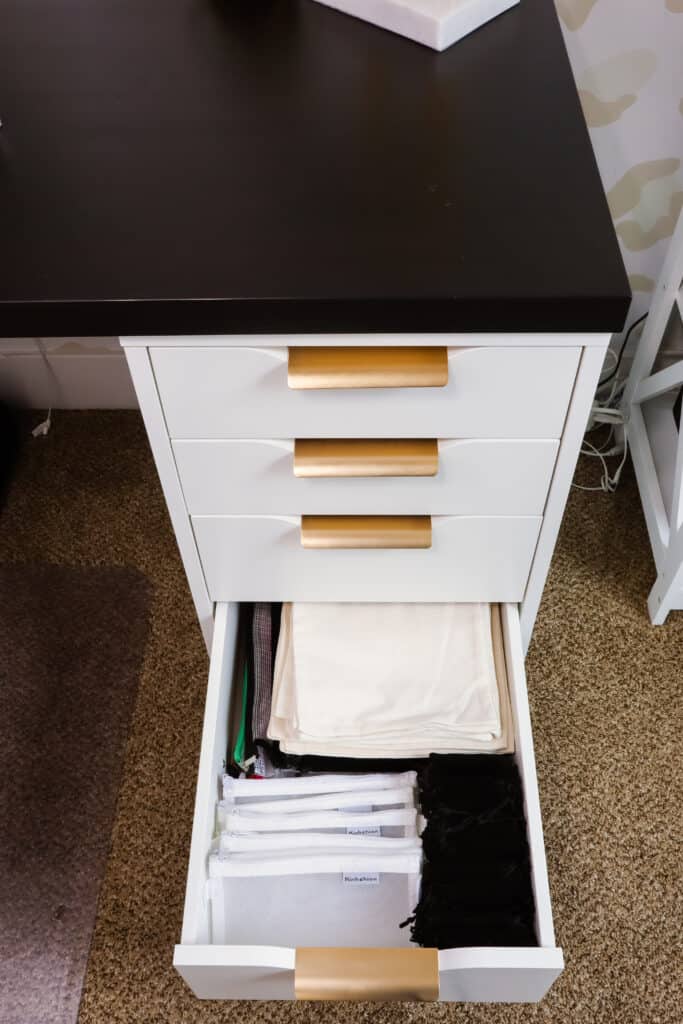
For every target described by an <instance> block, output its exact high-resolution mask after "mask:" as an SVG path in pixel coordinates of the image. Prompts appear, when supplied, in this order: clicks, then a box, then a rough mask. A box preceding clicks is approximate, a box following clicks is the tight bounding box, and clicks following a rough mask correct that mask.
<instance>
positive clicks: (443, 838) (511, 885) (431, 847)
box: [404, 754, 537, 949]
mask: <svg viewBox="0 0 683 1024" xmlns="http://www.w3.org/2000/svg"><path fill="white" fill-rule="evenodd" d="M418 785H419V789H420V802H421V807H422V812H423V814H424V815H425V817H426V818H427V826H426V828H425V831H424V833H423V835H422V843H423V850H424V869H423V875H422V888H421V894H420V902H419V904H418V905H417V907H416V908H415V914H414V916H413V917H412V918H411V919H410V920H409V921H407V922H404V923H405V924H410V926H411V936H412V939H413V941H414V942H417V943H419V945H421V946H431V947H436V948H437V949H452V948H453V947H457V946H535V945H536V944H537V940H536V934H535V927H534V916H535V908H534V896H533V890H532V886H531V871H530V866H529V847H528V840H527V833H526V822H525V818H524V800H523V793H522V784H521V780H520V777H519V772H518V770H517V765H516V763H515V760H514V757H513V756H512V755H511V754H499V755H496V754H432V756H431V757H430V758H429V761H428V762H427V764H426V765H425V766H424V767H423V768H422V769H421V770H420V772H419V774H418Z"/></svg>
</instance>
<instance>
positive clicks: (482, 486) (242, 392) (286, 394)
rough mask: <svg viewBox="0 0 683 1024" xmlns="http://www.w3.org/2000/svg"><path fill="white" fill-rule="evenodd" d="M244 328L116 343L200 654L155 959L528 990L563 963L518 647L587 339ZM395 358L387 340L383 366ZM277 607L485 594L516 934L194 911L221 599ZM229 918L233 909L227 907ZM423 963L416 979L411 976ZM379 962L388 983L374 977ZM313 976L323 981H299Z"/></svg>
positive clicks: (241, 981) (225, 981) (222, 681)
mask: <svg viewBox="0 0 683 1024" xmlns="http://www.w3.org/2000/svg"><path fill="white" fill-rule="evenodd" d="M253 340H254V339H253V338H250V337H246V338H244V337H225V338H221V337H213V338H207V339H191V338H177V339H174V338H167V337H160V338H155V339H149V338H148V339H144V338H131V339H124V341H123V344H124V346H125V348H126V355H127V358H128V363H129V366H130V369H131V373H132V376H133V381H134V384H135V388H136V391H137V395H138V399H139V402H140V407H141V410H142V413H143V416H144V419H145V424H146V427H147V431H148V434H149V437H150V441H151V446H152V451H153V454H154V458H155V460H156V465H157V469H158V471H159V476H160V479H161V483H162V486H163V488H164V493H165V496H166V500H167V504H168V508H169V512H170V515H171V519H172V522H173V526H174V529H175V532H176V537H177V540H178V545H179V548H180V551H181V554H182V557H183V562H184V564H185V568H186V572H187V576H188V580H189V583H190V588H191V591H192V595H193V598H194V601H195V605H196V608H197V612H198V615H199V619H200V622H201V625H202V629H203V631H204V635H205V638H206V641H207V645H208V646H209V647H210V648H211V651H212V653H211V667H210V676H209V688H208V693H207V702H206V712H205V722H204V733H203V739H202V750H201V759H200V769H199V780H198V786H197V797H196V809H195V820H194V828H193V838H192V847H191V853H190V865H189V873H188V881H187V893H186V902H185V915H184V921H183V930H182V938H181V942H180V944H179V945H178V946H177V947H176V950H175V965H176V967H177V969H178V971H179V972H180V974H181V975H182V976H183V977H184V978H185V980H186V981H187V983H188V984H189V985H190V987H191V988H192V990H193V991H194V992H195V994H196V995H197V996H199V997H201V998H206V999H294V998H297V997H299V998H303V997H306V998H308V997H311V991H313V997H315V998H325V997H326V996H325V992H327V997H330V992H331V991H334V993H335V997H336V998H349V999H354V998H359V994H362V997H363V998H366V999H377V1000H380V999H387V998H404V999H426V998H429V999H433V998H438V999H440V1000H445V1001H477V1002H479V1001H482V1002H495V1001H505V1002H514V1001H535V1000H538V999H540V998H542V996H543V995H544V993H545V992H546V991H547V989H548V988H549V986H550V985H551V984H552V982H553V980H554V979H555V978H556V977H557V975H558V974H559V973H560V972H561V970H562V967H563V959H562V951H561V950H559V949H557V948H556V946H555V939H554V934H553V924H552V914H551V907H550V898H549V890H548V879H547V874H546V864H545V853H544V846H543V835H542V827H541V817H540V810H539V800H538V792H537V786H536V775H535V768H534V755H533V745H532V738H531V729H530V724H529V711H528V703H527V694H526V683H525V678H524V664H523V651H524V650H525V649H526V646H527V644H528V642H529V638H530V635H531V630H532V627H533V623H534V619H535V616H536V612H537V610H538V605H539V602H540V598H541V593H542V590H543V585H544V582H545V578H546V575H547V572H548V567H549V564H550V559H551V556H552V552H553V548H554V545H555V540H556V537H557V532H558V529H559V525H560V522H561V519H562V513H563V510H564V506H565V502H566V498H567V493H568V490H569V486H570V482H571V478H572V474H573V472H574V467H575V463H576V459H577V456H578V452H579V447H580V443H581V439H582V436H583V431H584V428H585V425H586V420H587V417H588V412H589V409H590V405H591V402H592V399H593V395H594V392H595V386H596V383H597V380H598V377H599V373H600V368H601V365H602V361H603V358H604V353H605V349H606V345H607V341H608V337H607V336H605V335H576V336H574V335H554V336H550V335H548V336H531V335H521V336H519V337H515V336H505V335H477V336H472V337H468V336H450V337H449V338H448V339H444V338H442V337H441V336H436V335H434V336H430V335H425V336H421V337H419V336H414V337H412V338H408V339H406V337H405V336H391V335H383V336H381V337H378V336H374V335H364V336H363V335H358V336H347V337H344V338H343V339H341V338H339V337H336V336H331V335H330V336H326V337H325V336H316V337H315V339H312V340H311V342H310V344H307V343H305V339H304V343H302V339H301V338H295V337H291V338H290V337H287V336H285V335H283V336H277V337H268V338H265V337H261V338H259V341H260V344H256V345H254V344H253ZM444 341H447V346H445V345H444ZM420 346H423V347H424V349H425V350H427V351H426V354H425V355H424V358H422V356H421V353H420V351H419V349H420ZM326 348H327V349H329V351H327V352H324V351H323V352H321V349H326ZM382 348H384V349H386V351H384V352H382V351H381V349H382ZM397 348H403V349H405V350H406V351H403V353H402V354H401V356H400V358H399V357H397V356H396V349H397ZM295 349H296V355H295V358H294V359H292V360H290V359H289V352H290V351H292V350H295ZM307 349H310V352H307V351H306V350H307ZM408 349H410V351H408ZM290 364H291V365H290ZM280 600H284V601H300V600H305V601H349V602H352V601H357V602H368V601H369V602H372V601H401V602H418V601H419V602H422V601H426V602H429V601H482V602H491V603H494V602H495V603H501V604H502V610H503V628H504V634H505V649H506V660H507V668H508V677H509V685H510V695H511V703H512V709H513V715H514V719H515V751H516V754H515V756H516V758H517V761H518V765H519V769H520V773H521V777H522V782H523V788H524V795H525V810H526V820H527V831H528V839H529V846H530V853H531V873H532V884H533V890H534V895H535V905H536V933H537V940H538V945H537V946H533V947H528V948H527V947H524V948H502V947H496V948H493V947H491V948H488V947H487V948H458V949H444V950H440V951H438V952H437V951H429V950H418V949H417V947H411V946H410V945H409V943H408V939H407V936H406V933H405V930H403V931H402V932H401V933H400V934H398V935H397V936H396V946H395V947H394V946H393V945H391V946H390V948H388V949H384V950H382V949H379V950H372V949H371V950H364V949H363V948H362V947H363V945H364V935H363V932H364V933H365V943H366V944H369V943H371V942H372V937H373V935H379V930H378V928H375V927H374V923H378V922H379V918H377V919H375V918H373V920H370V919H369V920H368V927H367V928H366V929H360V930H359V934H358V938H357V944H358V947H360V950H356V951H354V950H348V949H346V948H345V949H341V950H340V949H337V948H336V947H337V946H340V945H343V943H342V942H340V941H339V936H340V935H341V934H343V933H342V932H341V931H340V930H337V931H335V927H334V920H333V919H331V920H330V922H329V937H328V934H327V932H326V933H325V935H324V936H323V937H322V940H321V937H320V935H319V934H316V937H315V943H314V944H315V946H316V947H318V948H315V949H313V950H305V949H303V948H300V949H296V948H293V946H292V944H291V942H290V943H288V942H286V941H284V936H283V941H280V942H278V938H277V935H273V936H271V937H269V942H270V944H269V945H267V946H265V945H264V946H262V945H253V944H252V945H241V944H239V943H240V938H239V935H238V931H237V930H235V929H233V928H232V925H231V921H232V917H231V913H232V912H231V910H230V908H229V907H227V906H226V904H225V900H223V901H222V902H221V903H220V908H222V909H220V912H219V908H218V907H213V905H212V904H213V902H214V900H215V890H212V889H211V888H208V887H207V870H208V864H207V858H208V853H209V850H210V847H211V841H212V838H213V837H214V833H215V824H216V821H215V807H216V799H217V796H218V781H219V776H220V775H221V772H222V768H223V762H224V759H225V758H226V754H227V750H228V741H229V724H228V723H229V720H230V717H231V716H230V715H229V711H230V709H231V684H232V678H233V670H234V665H233V662H234V656H235V645H236V632H237V616H238V607H239V602H245V601H246V602H248V601H280ZM492 756H494V755H492ZM252 891H257V890H252ZM311 898H312V899H313V894H311ZM226 911H227V913H226ZM234 912H236V913H239V914H249V906H240V907H238V908H235V911H234ZM363 912H364V910H363ZM303 913H305V910H304V911H303ZM368 913H370V911H368ZM373 913H374V912H373ZM382 919H383V921H384V916H383V917H382ZM301 923H302V926H305V920H304V921H302V922H301ZM385 924H386V921H384V923H383V925H382V927H383V928H384V926H385ZM389 926H390V927H392V925H391V923H390V924H389ZM304 931H305V927H304ZM392 934H393V933H392ZM231 936H232V940H231ZM346 940H348V934H347V935H346ZM241 941H244V940H243V939H242V940H241ZM296 941H297V942H298V941H299V940H298V938H297V940H296ZM354 941H356V940H355V935H354ZM424 965H427V967H428V969H429V975H430V979H431V980H430V982H429V984H425V985H423V984H422V983H421V982H420V980H419V978H418V975H419V972H420V970H422V967H423V966H424ZM418 968H419V970H418ZM386 970H388V971H389V973H390V974H391V977H392V979H393V980H392V981H391V985H394V983H395V982H396V980H397V979H399V981H400V984H398V986H397V987H391V988H388V987H387V984H388V983H387V981H386V977H385V972H386ZM316 971H317V972H318V975H319V976H320V977H321V978H322V981H323V983H324V985H323V988H320V987H318V988H316V986H315V975H316ZM333 977H334V978H336V987H334V988H333V989H330V987H329V986H330V984H331V979H332V978H333ZM312 978H313V990H311V979H312ZM325 986H327V987H326V988H325Z"/></svg>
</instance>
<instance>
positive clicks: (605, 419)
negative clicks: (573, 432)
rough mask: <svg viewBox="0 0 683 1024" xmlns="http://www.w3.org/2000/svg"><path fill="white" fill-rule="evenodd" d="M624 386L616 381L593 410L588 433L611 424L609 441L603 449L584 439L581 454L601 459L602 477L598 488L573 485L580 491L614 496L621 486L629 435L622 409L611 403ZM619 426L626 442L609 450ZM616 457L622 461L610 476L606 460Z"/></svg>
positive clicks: (614, 445)
mask: <svg viewBox="0 0 683 1024" xmlns="http://www.w3.org/2000/svg"><path fill="white" fill-rule="evenodd" d="M623 386H624V385H623V384H618V383H617V382H616V381H614V382H613V383H612V385H611V387H610V392H609V395H608V396H607V398H606V399H604V400H603V399H598V400H597V401H596V402H595V403H594V405H593V408H592V409H591V414H590V419H589V424H590V425H589V427H588V430H587V431H586V433H590V432H591V431H592V430H596V429H597V427H600V426H604V425H605V424H609V427H610V430H609V434H608V435H607V440H606V441H605V442H604V444H603V445H602V447H601V448H597V447H596V446H595V445H594V444H593V443H592V442H591V441H589V440H587V438H585V437H584V439H583V445H582V447H581V449H580V454H581V455H588V456H590V457H591V458H596V459H600V464H601V467H602V476H601V478H600V485H599V486H598V487H585V486H584V485H583V484H574V483H573V484H572V487H575V488H576V489H577V490H578V491H602V492H603V493H604V494H613V493H614V492H615V491H616V489H617V487H618V486H619V481H620V480H621V474H622V471H623V469H624V466H625V465H626V458H627V456H628V433H627V424H626V422H625V420H624V415H623V413H622V411H621V409H618V408H614V407H613V406H612V404H611V403H612V402H614V401H615V398H616V397H617V395H618V394H619V393H620V392H621V391H622V390H623ZM598 390H599V389H598ZM617 426H619V427H621V428H622V430H623V434H624V442H623V444H613V445H612V447H611V448H607V445H609V444H610V443H611V441H612V439H613V437H614V429H615V427H617ZM615 455H621V461H620V463H619V465H618V466H617V468H616V470H615V472H614V473H613V474H610V471H609V466H608V465H607V461H606V460H607V459H609V458H612V457H613V456H615Z"/></svg>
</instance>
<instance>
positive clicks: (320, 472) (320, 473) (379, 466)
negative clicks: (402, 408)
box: [294, 438, 439, 477]
mask: <svg viewBox="0 0 683 1024" xmlns="http://www.w3.org/2000/svg"><path fill="white" fill-rule="evenodd" d="M438 468H439V446H438V444H437V442H436V441H429V440H423V439H418V440H411V441H408V440H398V439H396V438H389V439H375V438H372V439H368V440H356V439H343V440H313V439H310V440H309V439H304V440H296V441H295V442H294V476H300V477H330V476H333V477H339V476H435V475H436V473H437V471H438Z"/></svg>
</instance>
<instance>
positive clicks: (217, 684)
mask: <svg viewBox="0 0 683 1024" xmlns="http://www.w3.org/2000/svg"><path fill="white" fill-rule="evenodd" d="M237 619H238V606H237V605H236V604H219V605H218V606H217V609H216V624H215V632H214V641H213V650H212V654H211V669H210V674H209V686H208V691H207V698H206V711H205V716H204V731H203V735H202V749H201V757H200V763H199V779H198V783H197V796H196V805H195V819H194V827H193V832H192V845H191V850H190V864H189V872H188V880H187V891H186V897H185V914H184V919H183V931H182V937H181V943H180V945H178V946H176V948H175V956H174V964H175V966H176V968H177V970H178V971H179V973H180V974H181V975H182V977H183V978H184V979H185V981H186V982H187V983H188V985H189V986H190V988H191V989H192V990H193V992H194V993H195V995H197V996H198V997H199V998H202V999H294V998H296V992H297V967H298V968H299V970H300V971H301V970H303V969H304V968H303V965H304V963H305V964H306V968H310V951H309V952H307V953H303V954H302V953H300V954H299V963H298V964H297V950H296V949H294V948H290V947H286V946H282V945H278V937H277V934H273V935H272V945H268V946H255V945H249V946H244V945H227V944H225V941H226V938H227V937H228V936H229V932H230V921H229V915H228V919H227V920H221V922H220V924H217V923H216V921H215V920H214V918H213V917H212V907H211V903H210V900H209V899H208V886H207V882H208V876H207V860H208V852H209V849H210V846H211V842H212V839H213V837H214V834H215V820H216V801H217V800H218V798H219V794H220V785H219V783H220V779H221V777H222V773H223V767H224V760H225V755H226V750H227V749H228V742H229V735H228V732H229V726H228V722H229V717H230V710H231V689H232V682H233V661H234V655H235V646H236V637H237ZM502 620H503V632H504V642H505V656H506V663H507V672H508V681H509V687H510V699H511V704H512V711H513V717H514V722H515V749H516V758H517V762H518V766H519V770H520V775H521V778H522V784H523V788H524V800H525V813H526V820H527V831H528V839H529V849H530V857H531V874H532V885H533V891H534V897H535V904H536V934H537V939H538V943H539V944H538V946H533V947H523V948H506V947H495V948H494V947H472V948H458V949H446V950H440V951H438V953H433V954H432V957H436V958H437V960H438V981H437V982H436V986H435V987H436V988H437V989H438V998H439V999H440V1000H443V1001H449V1002H450V1001H471V1002H535V1001H537V1000H539V999H541V998H542V997H543V995H544V994H545V993H546V992H547V990H548V988H549V987H550V985H551V984H552V982H553V981H554V980H555V978H556V977H557V976H558V975H559V974H560V973H561V971H562V968H563V957H562V950H560V949H557V948H556V946H555V936H554V932H553V921H552V911H551V906H550V893H549V889H548V877H547V870H546V861H545V850H544V845H543V830H542V825H541V813H540V806H539V800H538V788H537V783H536V769H535V765H534V751H533V741H532V736H531V724H530V720H529V707H528V701H527V692H526V682H525V677H524V662H523V655H522V647H521V641H520V632H519V619H518V613H517V609H516V607H514V606H512V605H504V606H503V607H502ZM491 756H492V757H494V756H495V755H493V754H492V755H491ZM232 912H233V913H234V914H235V915H248V914H249V912H250V908H249V907H248V906H243V905H240V906H235V907H234V909H233V911H232ZM305 913H306V909H305V906H304V907H302V916H304V915H305ZM368 913H370V911H368ZM375 925H376V922H374V921H372V920H368V928H367V932H368V934H372V933H373V932H375V931H376V927H375ZM363 940H364V936H363V934H362V932H361V933H359V934H358V936H357V945H358V947H362V946H363ZM316 941H317V943H318V945H319V946H320V945H321V943H320V936H316ZM366 942H367V939H366ZM395 944H396V947H397V949H396V950H394V951H392V950H386V951H385V952H384V953H381V951H379V950H371V951H370V952H369V953H368V954H367V955H366V956H365V957H363V956H362V955H361V956H359V957H357V959H356V965H358V963H360V965H361V968H360V969H361V971H362V970H363V969H364V968H363V966H362V965H363V963H364V962H365V963H366V964H367V971H368V977H367V978H365V979H363V978H361V979H360V985H359V983H358V978H357V977H356V979H355V983H352V981H351V980H349V989H348V992H346V991H343V992H342V993H341V995H342V996H343V997H344V998H350V999H351V998H354V999H357V998H363V999H368V998H373V997H374V998H378V999H379V998H381V999H387V998H391V996H392V992H391V991H387V989H383V990H381V994H380V993H379V992H378V991H377V986H376V981H377V979H376V978H373V976H372V972H373V970H379V967H378V964H379V960H378V954H380V958H382V957H384V958H385V959H386V958H388V961H389V963H390V964H392V963H393V964H394V966H395V967H396V969H397V970H399V971H400V970H401V968H400V963H401V961H400V960H399V959H398V957H405V956H406V955H407V956H408V964H407V965H406V966H407V969H408V970H409V969H410V966H411V964H412V965H415V964H416V963H417V960H418V959H420V958H419V957H411V956H410V954H411V952H413V951H414V950H415V949H416V948H417V947H413V949H412V950H411V949H406V948H405V946H406V935H405V929H404V930H403V931H399V929H398V927H397V929H396V941H395ZM324 945H328V944H327V943H326V944H324ZM336 945H337V943H336V942H335V929H334V922H333V921H331V922H330V927H329V947H330V949H329V957H330V960H329V963H330V964H333V965H335V964H336V967H334V969H335V970H337V971H338V972H339V973H340V976H341V979H342V980H341V984H344V963H347V964H348V963H349V960H348V957H349V953H350V951H349V950H348V949H347V950H342V951H339V952H338V954H335V951H334V947H335V946H336ZM398 947H403V949H399V948H398ZM385 954H386V956H385ZM316 957H317V962H318V963H319V962H320V960H321V952H320V950H317V951H314V962H315V961H316ZM345 957H346V960H345V959H344V958H345ZM427 959H429V958H428V957H427ZM322 962H323V963H324V962H326V955H325V954H323V961H322ZM432 962H433V961H432ZM373 965H374V966H373ZM417 966H418V967H419V964H418V965H417ZM349 977H350V976H349ZM298 980H299V982H300V983H301V977H300V978H299V979H298ZM404 981H405V979H404ZM299 991H301V985H299ZM411 991H412V990H411ZM396 992H397V994H396V998H398V997H399V994H400V998H402V999H405V998H409V996H406V991H405V988H403V989H397V990H396ZM435 996H436V992H433V993H432V995H430V996H429V998H434V997H435ZM339 997H340V993H339V991H338V990H337V992H336V994H335V998H339ZM413 997H414V998H421V996H420V994H419V986H418V985H417V984H416V989H415V994H414V996H413ZM422 997H423V998H424V996H422Z"/></svg>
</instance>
